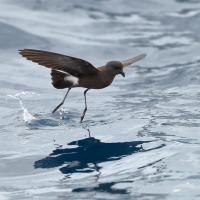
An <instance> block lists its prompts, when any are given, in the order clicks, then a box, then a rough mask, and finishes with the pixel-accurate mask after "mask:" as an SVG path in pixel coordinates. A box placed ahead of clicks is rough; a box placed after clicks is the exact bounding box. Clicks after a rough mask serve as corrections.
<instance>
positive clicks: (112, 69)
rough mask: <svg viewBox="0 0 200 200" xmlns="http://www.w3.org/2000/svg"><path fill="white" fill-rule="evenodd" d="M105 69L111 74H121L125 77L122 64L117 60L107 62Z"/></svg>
mask: <svg viewBox="0 0 200 200" xmlns="http://www.w3.org/2000/svg"><path fill="white" fill-rule="evenodd" d="M106 69H107V71H108V72H109V73H110V74H111V75H113V76H115V75H117V74H121V75H122V76H123V77H125V73H124V72H123V65H122V63H121V62H119V61H110V62H108V63H107V64H106Z"/></svg>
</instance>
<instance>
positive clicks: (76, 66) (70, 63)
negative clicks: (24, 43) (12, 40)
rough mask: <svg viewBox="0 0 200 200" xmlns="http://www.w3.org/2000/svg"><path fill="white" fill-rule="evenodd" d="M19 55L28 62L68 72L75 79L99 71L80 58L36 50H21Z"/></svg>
mask: <svg viewBox="0 0 200 200" xmlns="http://www.w3.org/2000/svg"><path fill="white" fill-rule="evenodd" d="M19 53H20V54H21V55H22V56H23V57H26V58H27V59H28V60H31V61H33V62H36V63H38V64H40V65H43V66H45V67H47V68H51V69H53V70H58V71H61V72H62V71H64V72H67V73H69V74H71V75H73V76H75V77H80V76H82V75H90V74H96V73H97V72H98V69H97V68H95V67H94V66H93V65H92V64H91V63H89V62H87V61H85V60H82V59H80V58H74V57H71V56H65V55H62V54H57V53H53V52H49V51H42V50H36V49H22V50H19Z"/></svg>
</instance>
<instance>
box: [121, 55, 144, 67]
mask: <svg viewBox="0 0 200 200" xmlns="http://www.w3.org/2000/svg"><path fill="white" fill-rule="evenodd" d="M144 57H146V54H140V55H138V56H136V57H134V58H131V59H128V60H124V61H122V62H121V63H122V65H123V66H124V67H126V66H128V65H131V64H133V63H135V62H137V61H139V60H142V59H143V58H144Z"/></svg>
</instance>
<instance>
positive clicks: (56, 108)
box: [52, 88, 71, 113]
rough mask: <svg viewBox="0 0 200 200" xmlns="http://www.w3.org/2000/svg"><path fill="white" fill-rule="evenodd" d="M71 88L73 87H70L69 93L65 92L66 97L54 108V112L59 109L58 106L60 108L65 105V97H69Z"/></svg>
mask: <svg viewBox="0 0 200 200" xmlns="http://www.w3.org/2000/svg"><path fill="white" fill-rule="evenodd" d="M70 90H71V88H68V90H67V93H66V94H65V97H64V99H63V100H62V101H61V103H60V104H59V105H57V106H56V107H55V108H54V110H53V111H52V113H55V112H56V110H58V108H60V106H62V105H63V103H64V102H65V99H66V98H67V95H68V93H69V91H70Z"/></svg>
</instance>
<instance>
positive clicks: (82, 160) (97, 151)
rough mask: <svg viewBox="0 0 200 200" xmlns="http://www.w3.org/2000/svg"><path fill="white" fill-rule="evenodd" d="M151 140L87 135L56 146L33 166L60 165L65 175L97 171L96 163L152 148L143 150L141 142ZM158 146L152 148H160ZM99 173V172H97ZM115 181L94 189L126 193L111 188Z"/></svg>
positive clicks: (98, 169)
mask: <svg viewBox="0 0 200 200" xmlns="http://www.w3.org/2000/svg"><path fill="white" fill-rule="evenodd" d="M149 142H152V141H132V142H115V143H105V142H101V141H100V140H98V139H96V138H94V137H89V138H86V139H82V140H78V141H73V142H70V143H69V144H68V145H73V146H72V147H68V148H58V149H55V150H53V152H52V153H51V154H50V155H49V156H47V157H45V158H43V159H41V160H38V161H36V162H35V164H34V167H35V168H53V167H60V168H59V170H60V171H61V172H62V173H63V174H66V175H70V174H72V173H90V172H93V171H97V172H99V171H100V169H101V167H99V166H98V163H102V162H106V161H114V160H119V159H121V158H122V157H124V156H127V155H131V154H133V153H136V152H140V151H150V150H153V149H148V150H144V149H143V148H142V144H144V143H149ZM161 147H162V145H161V146H158V147H156V148H154V149H157V148H161ZM99 174H100V173H99ZM114 184H115V183H106V185H105V184H99V186H98V187H97V188H96V187H95V188H93V189H94V190H96V191H98V190H104V191H107V192H110V193H117V192H119V193H126V191H125V190H123V191H121V190H119V191H118V190H113V189H112V185H114ZM85 189H86V190H87V188H77V189H75V190H74V192H82V191H84V190H85Z"/></svg>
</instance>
